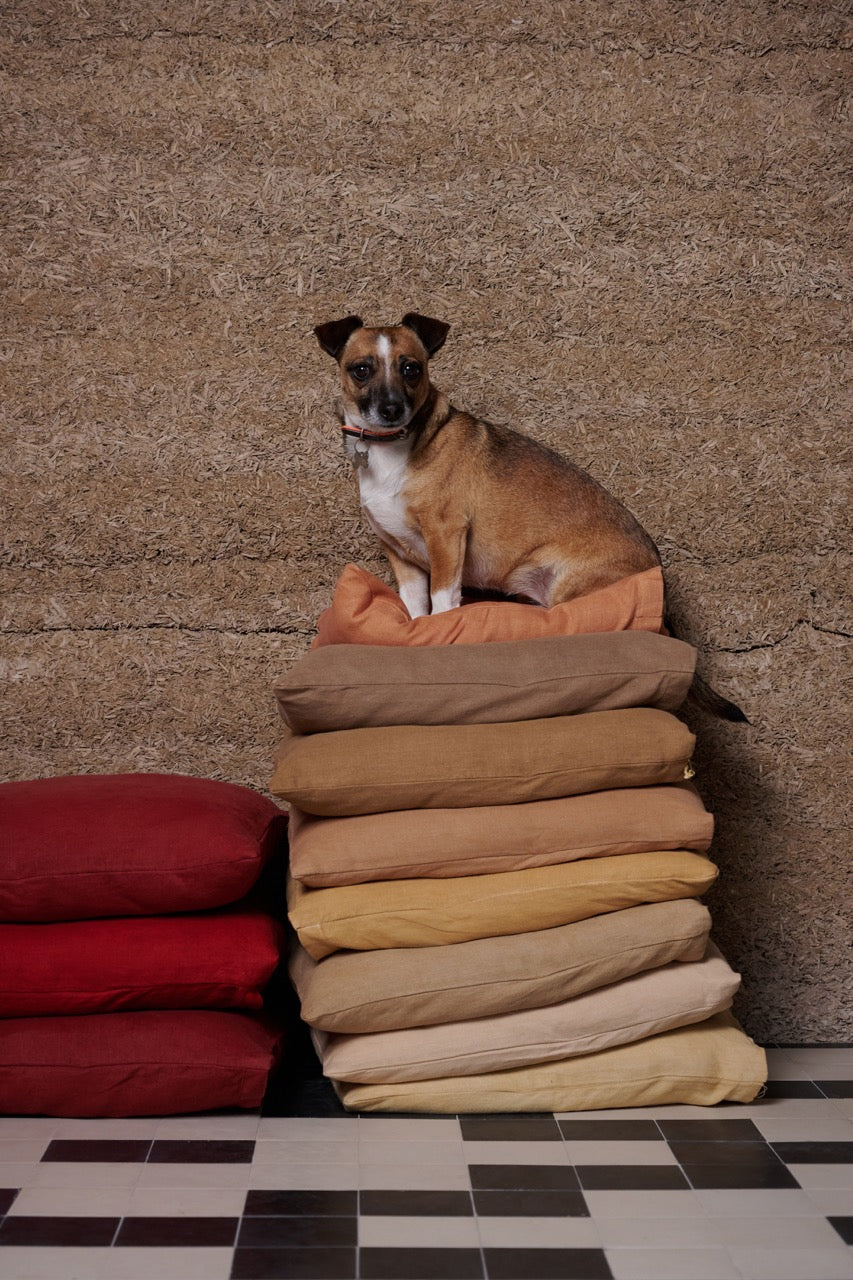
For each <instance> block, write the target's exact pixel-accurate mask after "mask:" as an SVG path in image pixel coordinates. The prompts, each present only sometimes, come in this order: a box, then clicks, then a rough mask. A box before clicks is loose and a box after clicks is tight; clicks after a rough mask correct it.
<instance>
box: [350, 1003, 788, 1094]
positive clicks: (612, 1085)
mask: <svg viewBox="0 0 853 1280" xmlns="http://www.w3.org/2000/svg"><path fill="white" fill-rule="evenodd" d="M766 1080H767V1060H766V1057H765V1054H764V1050H763V1049H761V1048H759V1046H758V1045H757V1044H755V1043H754V1042H753V1041H752V1040H750V1039H749V1037H748V1036H747V1035H746V1034H745V1033H744V1031H743V1030H742V1028H741V1027H740V1026H739V1025H738V1023H737V1022H736V1021H735V1019H734V1018H733V1017H732V1015H731V1014H730V1013H717V1014H714V1016H713V1017H711V1018H708V1019H706V1021H704V1022H699V1023H696V1024H695V1025H693V1026H690V1027H680V1028H678V1029H677V1030H675V1031H664V1032H661V1033H660V1034H659V1035H655V1036H649V1037H648V1038H647V1039H645V1040H637V1041H634V1042H633V1043H632V1044H623V1045H618V1046H617V1047H616V1048H614V1049H602V1050H601V1051H600V1052H598V1053H586V1054H583V1055H582V1056H580V1057H577V1058H564V1059H563V1060H562V1061H560V1062H545V1063H538V1064H537V1065H535V1066H532V1067H517V1068H514V1069H511V1070H508V1071H493V1072H487V1073H484V1074H481V1075H472V1076H445V1077H443V1078H441V1079H439V1080H424V1081H407V1082H402V1083H394V1084H348V1085H338V1086H337V1088H338V1092H339V1094H340V1097H341V1099H342V1101H343V1104H344V1106H345V1107H348V1108H350V1109H352V1110H358V1111H427V1112H439V1113H443V1114H457V1113H463V1114H464V1113H465V1112H476V1111H480V1112H488V1111H493V1112H501V1111H596V1110H602V1109H610V1108H612V1107H651V1106H669V1105H672V1104H676V1103H687V1104H691V1105H693V1106H712V1105H713V1104H715V1103H717V1102H751V1101H752V1100H753V1098H755V1097H756V1095H757V1094H758V1093H759V1092H760V1090H761V1088H762V1087H763V1085H764V1084H765V1082H766Z"/></svg>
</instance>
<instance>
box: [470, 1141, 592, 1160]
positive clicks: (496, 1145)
mask: <svg viewBox="0 0 853 1280" xmlns="http://www.w3.org/2000/svg"><path fill="white" fill-rule="evenodd" d="M460 1156H464V1159H465V1160H467V1161H468V1163H469V1164H560V1165H564V1164H569V1163H570V1160H569V1153H568V1151H567V1150H566V1147H565V1144H564V1143H562V1142H465V1143H463V1145H462V1150H461V1151H460Z"/></svg>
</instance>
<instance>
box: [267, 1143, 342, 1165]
mask: <svg viewBox="0 0 853 1280" xmlns="http://www.w3.org/2000/svg"><path fill="white" fill-rule="evenodd" d="M357 1155H358V1144H357V1143H356V1142H355V1140H354V1139H353V1140H352V1141H346V1142H306V1141H302V1140H300V1141H295V1142H275V1141H269V1140H267V1139H264V1140H263V1141H262V1142H257V1143H256V1144H255V1155H254V1161H253V1163H254V1164H256V1165H261V1164H277V1165H283V1164H340V1163H344V1164H352V1163H354V1162H355V1160H356V1159H357Z"/></svg>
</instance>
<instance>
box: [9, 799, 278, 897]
mask: <svg viewBox="0 0 853 1280" xmlns="http://www.w3.org/2000/svg"><path fill="white" fill-rule="evenodd" d="M285 823H286V818H285V815H284V814H283V813H282V811H281V810H280V809H279V808H278V807H277V806H276V805H275V804H273V802H272V801H271V800H269V799H268V798H266V797H265V796H261V795H258V794H257V793H256V792H254V791H250V790H249V788H248V787H239V786H235V785H233V784H232V783H229V782H213V781H210V780H209V779H205V778H189V777H184V776H182V775H180V774H156V773H129V774H84V775H77V776H72V777H63V778H41V779H37V780H35V781H30V782H5V783H2V784H0V920H5V921H32V922H36V921H50V920H77V919H82V918H84V917H91V916H122V915H125V916H137V915H159V914H162V913H164V912H177V911H203V910H205V909H206V908H208V907H219V906H223V905H224V904H226V903H229V902H236V901H237V899H238V898H242V897H244V896H245V894H247V893H248V891H249V890H250V889H251V887H252V886H253V885H254V883H255V882H256V880H257V878H258V876H259V875H260V872H261V869H262V868H263V865H264V863H265V862H266V861H267V859H268V858H269V857H270V855H271V854H272V853H273V851H274V850H275V849H276V848H277V847H280V845H281V842H282V841H283V836H284V830H285Z"/></svg>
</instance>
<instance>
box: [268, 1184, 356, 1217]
mask: <svg viewBox="0 0 853 1280" xmlns="http://www.w3.org/2000/svg"><path fill="white" fill-rule="evenodd" d="M357 1213H358V1192H357V1191H263V1190H254V1191H248V1192H247V1193H246V1205H245V1208H244V1209H243V1216H244V1217H263V1218H269V1217H273V1218H286V1217H288V1216H290V1215H294V1216H297V1217H299V1216H302V1215H304V1214H307V1215H308V1216H309V1217H322V1216H332V1217H338V1216H341V1217H353V1218H354V1217H355V1216H356V1214H357Z"/></svg>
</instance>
